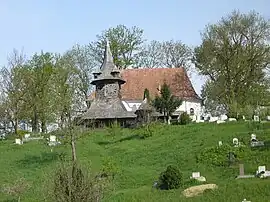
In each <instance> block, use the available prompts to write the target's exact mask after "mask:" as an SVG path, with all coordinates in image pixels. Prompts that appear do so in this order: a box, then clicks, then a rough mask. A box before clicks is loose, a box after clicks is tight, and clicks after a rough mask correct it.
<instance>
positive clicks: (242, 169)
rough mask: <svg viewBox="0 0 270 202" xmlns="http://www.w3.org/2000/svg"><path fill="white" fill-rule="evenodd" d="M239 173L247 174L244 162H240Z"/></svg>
mask: <svg viewBox="0 0 270 202" xmlns="http://www.w3.org/2000/svg"><path fill="white" fill-rule="evenodd" d="M239 175H240V176H244V175H245V170H244V164H239Z"/></svg>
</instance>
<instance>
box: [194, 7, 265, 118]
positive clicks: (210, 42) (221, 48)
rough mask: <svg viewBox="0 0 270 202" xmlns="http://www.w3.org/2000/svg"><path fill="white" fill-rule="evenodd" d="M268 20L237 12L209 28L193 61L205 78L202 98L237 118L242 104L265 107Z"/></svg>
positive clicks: (197, 48) (255, 14) (252, 13)
mask: <svg viewBox="0 0 270 202" xmlns="http://www.w3.org/2000/svg"><path fill="white" fill-rule="evenodd" d="M269 36H270V21H269V20H266V19H264V18H263V17H262V16H260V15H259V14H257V13H255V12H250V13H248V14H241V13H239V12H238V11H234V12H232V13H231V14H230V15H228V16H226V17H223V18H222V19H221V20H220V21H219V22H218V23H217V24H212V25H208V26H207V27H206V29H205V31H204V33H203V34H202V41H203V42H202V44H201V45H200V46H198V47H196V48H195V50H194V58H193V62H194V64H195V66H196V68H197V69H198V71H199V73H200V74H201V75H204V76H206V77H207V78H208V83H207V85H205V89H204V91H205V95H206V97H207V99H208V100H212V101H213V102H215V103H218V104H219V105H222V106H224V107H225V109H226V111H227V112H228V113H229V114H230V115H232V116H237V114H238V109H240V108H241V107H242V106H244V105H252V106H257V105H264V104H265V103H266V102H267V100H265V99H262V98H263V96H264V95H265V94H269V92H267V90H268V89H269V80H268V79H267V77H266V70H267V68H269V63H270V46H269V43H268V42H269Z"/></svg>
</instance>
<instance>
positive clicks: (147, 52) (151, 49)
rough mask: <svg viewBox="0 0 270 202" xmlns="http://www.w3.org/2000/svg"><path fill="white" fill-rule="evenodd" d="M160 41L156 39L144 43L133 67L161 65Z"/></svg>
mask: <svg viewBox="0 0 270 202" xmlns="http://www.w3.org/2000/svg"><path fill="white" fill-rule="evenodd" d="M162 47H163V46H162V43H161V42H159V41H156V40H153V41H150V43H149V44H145V45H144V47H143V50H142V51H141V52H140V54H139V55H138V56H137V57H136V62H135V67H136V68H139V67H145V68H157V67H163V62H162V58H163V52H162Z"/></svg>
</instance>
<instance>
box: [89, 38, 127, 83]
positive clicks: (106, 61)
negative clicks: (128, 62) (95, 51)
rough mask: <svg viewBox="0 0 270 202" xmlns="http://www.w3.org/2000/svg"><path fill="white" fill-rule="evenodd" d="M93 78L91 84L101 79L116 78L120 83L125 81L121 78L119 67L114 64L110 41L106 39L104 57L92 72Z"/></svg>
mask: <svg viewBox="0 0 270 202" xmlns="http://www.w3.org/2000/svg"><path fill="white" fill-rule="evenodd" d="M93 74H94V80H93V81H92V82H91V84H94V85H95V83H96V82H97V81H101V80H104V79H105V80H118V81H119V82H120V83H121V84H124V83H125V81H124V80H123V79H122V78H121V75H120V69H119V68H118V67H117V66H116V65H115V64H114V62H113V56H112V52H111V48H110V43H109V41H108V39H106V46H105V50H104V57H103V62H102V65H101V67H100V68H99V69H98V70H97V72H94V73H93Z"/></svg>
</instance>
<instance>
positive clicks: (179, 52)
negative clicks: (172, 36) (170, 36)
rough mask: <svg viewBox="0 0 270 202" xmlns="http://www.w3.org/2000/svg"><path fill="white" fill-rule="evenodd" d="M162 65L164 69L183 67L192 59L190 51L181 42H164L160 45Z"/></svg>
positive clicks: (187, 65) (186, 66)
mask: <svg viewBox="0 0 270 202" xmlns="http://www.w3.org/2000/svg"><path fill="white" fill-rule="evenodd" d="M162 51H163V60H162V61H163V65H164V66H166V67H171V68H172V67H185V68H186V69H188V67H189V64H188V62H189V61H190V60H191V58H192V50H191V49H190V48H189V47H188V46H187V45H185V44H183V43H182V42H181V41H174V40H170V41H165V42H163V43H162Z"/></svg>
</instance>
